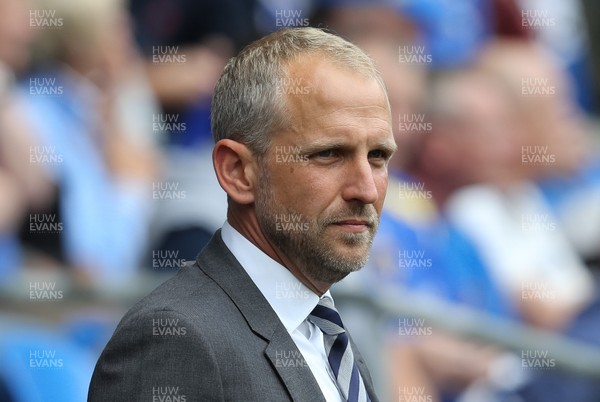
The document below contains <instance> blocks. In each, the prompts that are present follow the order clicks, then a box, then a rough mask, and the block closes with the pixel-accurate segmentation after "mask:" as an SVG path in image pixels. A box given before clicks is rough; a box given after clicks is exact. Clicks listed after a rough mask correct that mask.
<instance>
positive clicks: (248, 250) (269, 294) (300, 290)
mask: <svg viewBox="0 0 600 402" xmlns="http://www.w3.org/2000/svg"><path fill="white" fill-rule="evenodd" d="M221 237H222V238H223V242H224V243H225V245H226V246H227V248H228V249H229V250H230V251H231V253H232V254H233V255H234V256H235V258H236V259H237V260H238V262H239V263H240V265H241V266H242V268H244V270H245V271H246V272H247V273H248V275H249V276H250V278H251V279H252V281H253V282H254V284H255V285H256V286H257V287H258V289H259V290H260V292H261V293H262V294H263V296H264V297H265V299H267V302H269V304H270V305H271V307H272V308H273V310H274V311H275V314H277V317H279V319H280V320H281V322H282V323H283V326H284V327H285V329H286V330H287V332H288V333H289V334H290V336H291V337H292V340H293V341H294V343H295V344H296V346H297V347H298V350H300V353H302V356H303V357H304V360H306V363H307V364H308V367H309V368H310V371H311V372H312V374H313V376H314V377H315V379H316V380H317V383H318V384H319V387H320V388H321V392H322V393H323V395H324V396H325V399H326V400H327V401H328V402H342V401H343V397H342V396H341V393H340V391H339V388H338V386H337V381H336V380H335V377H334V375H333V372H332V371H331V367H330V366H329V362H328V361H327V355H326V354H325V346H324V344H323V333H322V332H321V330H320V329H319V328H318V327H317V326H316V325H315V324H313V323H312V322H310V321H308V320H307V317H308V315H309V314H310V313H311V311H312V310H313V309H314V308H315V307H316V306H317V304H318V302H319V296H317V295H316V294H315V293H314V292H313V291H312V290H310V289H309V288H307V287H306V286H304V284H303V283H302V282H300V281H299V280H298V279H297V278H296V277H295V276H294V275H292V273H291V272H290V271H289V270H288V269H287V268H285V267H284V266H283V265H281V264H279V263H277V262H275V261H274V260H273V259H272V258H271V257H269V256H268V255H266V254H265V253H264V252H262V250H260V249H259V248H258V247H256V246H255V245H254V244H252V243H251V242H250V241H249V240H248V239H246V238H245V237H244V236H242V235H241V234H240V233H239V232H238V231H237V230H235V229H234V228H233V227H232V226H231V225H230V224H229V223H228V222H225V223H224V224H223V227H222V229H221ZM323 297H328V298H331V295H330V293H329V291H327V293H325V294H324V295H323ZM298 358H299V356H293V355H288V354H283V355H282V356H281V361H280V362H281V364H285V365H293V364H297V361H298V360H299V359H298Z"/></svg>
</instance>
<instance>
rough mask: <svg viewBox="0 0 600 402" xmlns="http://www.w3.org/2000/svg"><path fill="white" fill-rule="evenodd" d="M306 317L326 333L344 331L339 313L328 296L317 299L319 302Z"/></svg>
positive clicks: (336, 333)
mask: <svg viewBox="0 0 600 402" xmlns="http://www.w3.org/2000/svg"><path fill="white" fill-rule="evenodd" d="M308 319H309V320H310V321H312V322H313V323H314V324H315V325H316V326H317V327H319V328H320V329H321V331H323V332H324V333H325V334H327V335H339V334H341V333H344V332H346V330H345V329H344V324H343V323H342V319H341V317H340V314H339V313H338V312H337V310H336V309H335V307H334V306H333V301H332V300H331V299H330V298H329V297H322V298H321V299H319V304H317V306H316V307H315V308H314V310H313V311H312V312H311V313H310V314H309V315H308Z"/></svg>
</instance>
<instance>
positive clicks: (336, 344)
mask: <svg viewBox="0 0 600 402" xmlns="http://www.w3.org/2000/svg"><path fill="white" fill-rule="evenodd" d="M308 319H309V320H310V321H312V322H313V323H314V324H315V325H316V326H317V327H319V328H320V329H321V331H323V333H324V336H323V339H324V342H325V353H326V354H327V359H328V360H329V366H331V370H333V374H334V375H335V378H336V380H337V383H338V386H339V388H340V390H341V391H342V394H343V395H344V398H346V400H347V401H348V402H369V396H368V395H367V391H366V389H365V384H364V383H363V380H362V377H361V375H360V373H359V372H358V367H356V364H355V363H354V355H353V354H352V348H351V346H350V344H349V342H348V335H347V334H346V330H345V329H344V324H343V323H342V319H341V318H340V315H339V313H338V312H337V310H336V309H335V307H334V306H333V301H332V300H331V299H330V298H328V297H323V298H321V299H320V300H319V304H318V305H317V307H315V309H314V310H313V311H312V312H311V313H310V315H309V316H308Z"/></svg>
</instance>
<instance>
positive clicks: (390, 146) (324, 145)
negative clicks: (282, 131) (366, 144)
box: [302, 138, 398, 155]
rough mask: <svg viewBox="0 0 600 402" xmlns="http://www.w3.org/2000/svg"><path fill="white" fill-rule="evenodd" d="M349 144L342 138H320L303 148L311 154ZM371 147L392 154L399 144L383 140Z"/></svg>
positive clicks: (346, 146) (344, 146)
mask: <svg viewBox="0 0 600 402" xmlns="http://www.w3.org/2000/svg"><path fill="white" fill-rule="evenodd" d="M348 147H349V146H348V144H347V143H346V142H345V141H344V140H340V139H327V138H325V139H318V140H315V141H313V142H311V143H310V144H308V145H303V146H302V150H303V152H304V153H307V154H310V153H313V152H316V151H319V150H323V149H328V148H341V149H343V148H348ZM371 148H374V149H383V150H384V151H386V152H388V153H389V154H390V155H391V154H393V153H394V152H396V150H397V149H398V146H397V145H396V143H395V142H394V141H388V140H383V141H379V142H377V143H375V144H374V145H373V146H372V147H371Z"/></svg>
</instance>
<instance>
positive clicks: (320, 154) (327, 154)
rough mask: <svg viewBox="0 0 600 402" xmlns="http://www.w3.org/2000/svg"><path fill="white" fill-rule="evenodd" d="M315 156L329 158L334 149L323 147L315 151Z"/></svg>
mask: <svg viewBox="0 0 600 402" xmlns="http://www.w3.org/2000/svg"><path fill="white" fill-rule="evenodd" d="M315 156H318V157H319V158H331V157H332V156H334V151H333V149H325V150H323V151H319V152H317V153H316V154H315Z"/></svg>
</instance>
